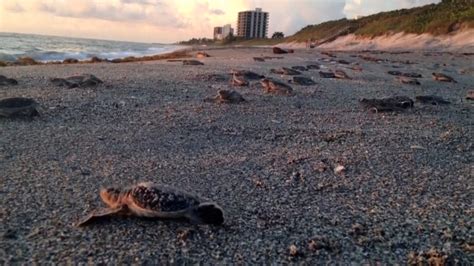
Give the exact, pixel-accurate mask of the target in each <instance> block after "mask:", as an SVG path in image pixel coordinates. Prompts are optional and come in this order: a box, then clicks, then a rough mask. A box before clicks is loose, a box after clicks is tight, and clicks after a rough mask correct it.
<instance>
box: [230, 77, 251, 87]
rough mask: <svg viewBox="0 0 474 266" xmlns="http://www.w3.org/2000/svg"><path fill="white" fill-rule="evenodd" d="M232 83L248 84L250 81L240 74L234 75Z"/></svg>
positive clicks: (238, 84)
mask: <svg viewBox="0 0 474 266" xmlns="http://www.w3.org/2000/svg"><path fill="white" fill-rule="evenodd" d="M232 85H234V86H248V85H249V82H248V81H247V80H246V79H245V78H244V77H243V76H239V75H236V74H234V75H232Z"/></svg>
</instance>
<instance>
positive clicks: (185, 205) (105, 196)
mask: <svg viewBox="0 0 474 266" xmlns="http://www.w3.org/2000/svg"><path fill="white" fill-rule="evenodd" d="M100 197H101V199H102V201H103V202H104V203H105V204H106V205H107V207H108V208H105V209H100V210H96V211H94V212H92V213H91V214H90V215H88V216H87V217H85V218H84V219H82V220H81V221H79V222H78V223H77V224H76V226H84V225H87V224H89V223H91V222H93V221H96V220H100V219H101V218H104V217H109V216H137V217H148V218H156V219H188V220H190V221H192V222H194V223H198V224H214V225H220V224H222V223H223V222H224V212H223V211H222V208H221V207H219V206H218V205H217V204H216V203H214V202H211V201H209V200H206V199H203V198H200V197H198V196H195V195H192V194H190V193H187V192H184V191H180V190H178V189H176V188H173V187H170V186H165V185H160V184H156V183H152V182H144V183H139V184H136V185H134V186H130V187H127V188H116V187H109V188H104V189H102V190H101V191H100Z"/></svg>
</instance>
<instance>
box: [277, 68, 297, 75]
mask: <svg viewBox="0 0 474 266" xmlns="http://www.w3.org/2000/svg"><path fill="white" fill-rule="evenodd" d="M270 72H271V73H273V74H278V75H288V76H293V75H301V72H299V71H297V70H294V69H291V68H287V67H282V68H280V69H270Z"/></svg>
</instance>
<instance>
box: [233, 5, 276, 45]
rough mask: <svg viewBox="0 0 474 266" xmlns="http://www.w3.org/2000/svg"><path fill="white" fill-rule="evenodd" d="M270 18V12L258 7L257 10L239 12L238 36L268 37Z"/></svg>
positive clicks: (250, 37)
mask: <svg viewBox="0 0 474 266" xmlns="http://www.w3.org/2000/svg"><path fill="white" fill-rule="evenodd" d="M268 19H269V15H268V12H263V11H262V9H261V8H256V9H255V11H243V12H239V17H238V19H237V36H238V37H243V38H247V39H252V38H266V37H267V33H268Z"/></svg>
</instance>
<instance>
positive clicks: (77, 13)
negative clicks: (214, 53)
mask: <svg viewBox="0 0 474 266" xmlns="http://www.w3.org/2000/svg"><path fill="white" fill-rule="evenodd" d="M437 2H440V0H0V32H18V33H35V34H45V35H58V36H70V37H86V38H95V39H108V40H124V41H136V42H160V43H172V42H176V41H181V40H188V39H190V38H192V37H208V38H210V37H212V30H213V27H215V26H221V25H224V24H231V25H232V26H233V27H235V24H236V21H237V13H238V12H239V11H245V10H254V9H255V8H256V7H260V8H262V9H263V10H264V11H267V12H269V13H270V25H269V30H268V32H269V35H271V34H272V33H273V32H275V31H282V32H284V33H285V35H291V34H294V33H295V32H296V31H298V30H299V29H301V28H303V27H305V26H307V25H309V24H318V23H321V22H324V21H328V20H334V19H340V18H345V17H347V18H354V17H355V16H364V15H369V14H373V13H377V12H380V11H388V10H394V9H401V8H410V7H415V6H421V5H426V4H430V3H437Z"/></svg>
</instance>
